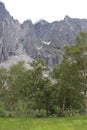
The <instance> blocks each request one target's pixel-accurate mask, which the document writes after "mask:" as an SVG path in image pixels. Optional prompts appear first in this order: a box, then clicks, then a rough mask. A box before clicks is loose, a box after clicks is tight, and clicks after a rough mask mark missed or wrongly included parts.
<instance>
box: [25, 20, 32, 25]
mask: <svg viewBox="0 0 87 130" xmlns="http://www.w3.org/2000/svg"><path fill="white" fill-rule="evenodd" d="M23 24H24V25H26V24H29V25H30V24H32V21H31V20H26V21H24V22H23Z"/></svg>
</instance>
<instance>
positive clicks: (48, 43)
mask: <svg viewBox="0 0 87 130" xmlns="http://www.w3.org/2000/svg"><path fill="white" fill-rule="evenodd" d="M42 43H44V44H46V45H50V44H51V41H49V42H46V41H42Z"/></svg>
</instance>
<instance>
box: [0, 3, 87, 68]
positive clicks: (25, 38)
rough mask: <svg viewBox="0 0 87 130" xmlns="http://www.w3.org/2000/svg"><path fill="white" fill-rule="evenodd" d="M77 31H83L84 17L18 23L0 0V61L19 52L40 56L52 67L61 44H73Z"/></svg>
mask: <svg viewBox="0 0 87 130" xmlns="http://www.w3.org/2000/svg"><path fill="white" fill-rule="evenodd" d="M80 31H87V20H86V19H76V18H70V17H69V16H65V18H64V20H61V21H55V22H52V23H48V22H47V21H45V20H41V21H39V22H38V23H36V24H33V23H32V21H31V20H27V21H24V22H23V24H20V23H19V22H18V21H17V20H15V19H14V18H13V17H12V16H10V14H9V12H8V11H7V10H6V9H5V5H4V4H3V3H2V2H0V63H1V62H5V61H7V60H8V59H12V60H14V59H15V58H12V57H15V56H21V55H22V56H24V57H29V58H32V59H37V58H43V59H44V60H45V62H46V63H47V64H49V65H50V66H53V65H55V64H56V63H58V62H59V61H60V58H61V53H62V50H63V46H64V45H65V44H73V43H74V42H75V40H74V39H75V37H76V35H77V34H78V33H79V32H80Z"/></svg>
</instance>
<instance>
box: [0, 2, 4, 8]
mask: <svg viewBox="0 0 87 130" xmlns="http://www.w3.org/2000/svg"><path fill="white" fill-rule="evenodd" d="M4 9H5V5H4V3H3V2H1V1H0V10H4Z"/></svg>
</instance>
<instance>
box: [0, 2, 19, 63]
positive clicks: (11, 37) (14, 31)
mask: <svg viewBox="0 0 87 130" xmlns="http://www.w3.org/2000/svg"><path fill="white" fill-rule="evenodd" d="M19 37H20V24H19V22H18V21H17V20H14V19H13V18H12V17H11V16H10V15H9V13H8V12H7V10H6V9H5V6H4V4H3V3H1V2H0V62H2V61H4V60H7V59H8V56H10V55H15V51H16V49H17V48H18V44H20V41H19Z"/></svg>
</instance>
